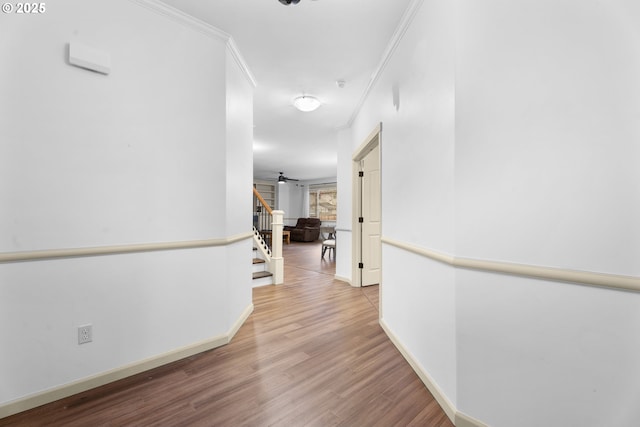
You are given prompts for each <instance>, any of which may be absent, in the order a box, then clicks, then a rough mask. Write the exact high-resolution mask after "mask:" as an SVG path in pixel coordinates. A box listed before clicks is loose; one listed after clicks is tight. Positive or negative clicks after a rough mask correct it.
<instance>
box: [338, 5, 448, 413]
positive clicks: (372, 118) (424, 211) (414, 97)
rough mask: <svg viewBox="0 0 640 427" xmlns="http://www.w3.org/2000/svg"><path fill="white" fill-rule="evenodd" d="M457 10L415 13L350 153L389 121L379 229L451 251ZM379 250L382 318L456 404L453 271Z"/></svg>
mask: <svg viewBox="0 0 640 427" xmlns="http://www.w3.org/2000/svg"><path fill="white" fill-rule="evenodd" d="M453 12H454V7H453V4H452V3H451V2H443V1H425V2H424V4H423V5H422V6H421V7H420V9H419V10H418V11H417V14H416V15H415V17H414V21H413V24H412V25H411V26H410V27H409V29H408V30H407V32H406V33H405V35H404V37H403V39H402V42H401V43H400V44H399V45H398V47H397V49H396V50H395V52H394V54H393V57H392V58H391V61H390V62H389V63H388V64H387V67H386V68H385V70H384V72H383V73H382V75H381V76H380V78H379V79H378V81H377V83H376V85H375V86H374V89H373V91H372V92H371V93H370V95H369V97H368V99H367V101H366V103H365V105H364V106H363V108H362V110H361V112H360V114H359V115H358V117H357V119H356V121H355V123H354V125H353V142H352V151H351V153H352V152H353V150H354V149H355V148H356V147H358V146H359V145H360V144H362V143H363V142H364V140H365V138H366V137H367V135H369V134H370V133H371V131H372V130H373V129H374V128H375V127H376V125H377V124H378V123H379V122H382V123H383V130H382V134H381V141H382V143H381V144H382V145H381V168H382V169H381V171H382V172H381V176H382V235H383V236H384V237H386V238H392V239H395V240H398V241H402V242H404V243H410V244H413V245H417V246H420V247H424V248H428V249H434V250H438V251H440V252H444V253H449V254H451V253H452V252H453V250H454V228H453V220H454V194H453V177H454V171H453V156H454V117H453V116H454V87H453V84H454V51H453V47H454V44H453V40H454V38H453V37H454V34H453V28H454V20H453V19H454V15H453ZM351 153H349V157H348V160H347V161H346V162H348V163H349V166H348V167H349V170H351ZM343 167H344V168H345V170H346V165H343ZM345 174H346V172H345ZM349 175H351V172H349ZM341 188H342V187H341ZM341 212H342V211H341ZM339 215H340V216H342V213H340V214H339ZM382 250H383V253H382V260H383V266H382V299H381V307H382V314H383V320H384V322H385V323H386V325H387V326H388V327H389V329H390V330H391V331H392V332H393V334H394V335H396V336H397V337H398V338H399V339H400V340H401V341H402V342H404V343H405V344H406V345H407V347H408V349H409V350H410V352H411V353H412V354H413V355H414V356H415V357H417V358H419V361H420V363H421V364H422V366H423V367H424V368H425V369H426V370H427V371H428V372H429V374H430V375H431V377H432V378H433V379H434V381H435V382H436V383H437V384H438V386H439V387H440V388H442V389H443V390H444V392H445V393H446V395H447V396H448V398H449V399H450V400H451V401H452V402H453V403H455V400H456V333H455V284H454V274H453V272H452V271H447V270H448V268H443V267H442V266H441V265H439V264H437V263H434V262H432V261H429V260H426V259H424V258H422V259H421V258H419V257H417V256H415V255H414V254H412V253H409V252H407V251H401V250H398V249H395V248H393V247H391V246H389V245H383V248H382ZM427 307H429V308H431V307H437V310H436V311H432V310H429V309H427ZM435 322H437V327H434V323H435ZM433 349H437V350H436V351H433Z"/></svg>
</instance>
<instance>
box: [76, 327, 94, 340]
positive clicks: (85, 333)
mask: <svg viewBox="0 0 640 427" xmlns="http://www.w3.org/2000/svg"><path fill="white" fill-rule="evenodd" d="M91 341H93V326H92V325H83V326H78V344H86V343H88V342H91Z"/></svg>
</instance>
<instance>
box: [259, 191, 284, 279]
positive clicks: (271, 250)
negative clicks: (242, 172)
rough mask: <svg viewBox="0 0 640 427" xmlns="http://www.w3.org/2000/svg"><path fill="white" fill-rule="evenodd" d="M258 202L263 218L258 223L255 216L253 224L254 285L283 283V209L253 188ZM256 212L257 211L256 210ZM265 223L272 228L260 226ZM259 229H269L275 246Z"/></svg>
mask: <svg viewBox="0 0 640 427" xmlns="http://www.w3.org/2000/svg"><path fill="white" fill-rule="evenodd" d="M253 194H254V196H255V200H256V202H254V203H258V207H259V208H260V209H258V211H260V212H261V213H262V215H261V216H262V217H264V219H263V220H258V221H257V224H256V221H255V217H254V226H253V243H254V246H253V287H254V288H255V287H257V286H264V285H271V284H275V285H281V284H282V283H283V282H284V260H283V259H282V229H283V218H284V212H283V211H278V210H276V211H274V210H272V209H271V207H270V206H269V204H268V203H267V202H265V200H264V198H263V197H262V196H261V195H260V193H259V192H258V191H257V190H256V189H255V187H254V189H253ZM254 213H255V212H254ZM265 224H268V225H269V226H270V229H269V230H267V229H265V228H258V227H261V225H262V226H263V227H264V225H265ZM259 230H264V231H263V232H266V231H268V232H269V236H270V237H271V239H270V241H271V243H272V245H273V247H269V245H267V243H266V242H265V240H264V238H263V235H262V233H261V232H260V231H259Z"/></svg>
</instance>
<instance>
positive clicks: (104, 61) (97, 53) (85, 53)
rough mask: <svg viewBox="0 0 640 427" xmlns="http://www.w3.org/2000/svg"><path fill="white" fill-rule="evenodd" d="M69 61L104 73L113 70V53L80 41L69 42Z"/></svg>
mask: <svg viewBox="0 0 640 427" xmlns="http://www.w3.org/2000/svg"><path fill="white" fill-rule="evenodd" d="M69 63H70V64H71V65H75V66H76V67H80V68H86V69H87V70H91V71H96V72H98V73H102V74H109V72H111V55H109V53H108V52H103V51H101V50H98V49H95V48H93V47H90V46H87V45H84V44H82V43H78V42H76V41H73V42H70V43H69Z"/></svg>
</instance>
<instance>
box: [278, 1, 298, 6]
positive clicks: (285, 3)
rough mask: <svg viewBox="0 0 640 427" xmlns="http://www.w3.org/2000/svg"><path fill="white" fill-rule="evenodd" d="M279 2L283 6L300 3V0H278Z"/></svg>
mask: <svg viewBox="0 0 640 427" xmlns="http://www.w3.org/2000/svg"><path fill="white" fill-rule="evenodd" d="M278 1H279V2H280V3H282V4H283V5H285V6H289V5H290V4H298V3H300V0H278Z"/></svg>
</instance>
